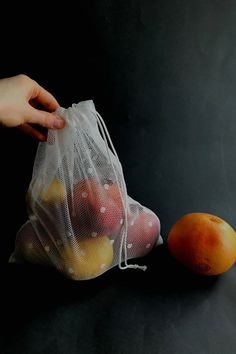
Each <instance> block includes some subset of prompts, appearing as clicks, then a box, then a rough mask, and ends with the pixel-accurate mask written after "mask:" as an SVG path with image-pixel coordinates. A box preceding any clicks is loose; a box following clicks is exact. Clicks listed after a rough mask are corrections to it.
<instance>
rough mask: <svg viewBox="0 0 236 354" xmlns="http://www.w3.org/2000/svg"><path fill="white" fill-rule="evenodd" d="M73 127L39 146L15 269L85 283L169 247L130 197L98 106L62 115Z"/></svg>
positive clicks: (153, 219)
mask: <svg viewBox="0 0 236 354" xmlns="http://www.w3.org/2000/svg"><path fill="white" fill-rule="evenodd" d="M57 113H58V114H60V115H61V116H63V117H64V119H65V121H66V127H65V128H64V129H62V130H60V131H55V130H49V132H48V138H47V142H42V143H39V147H38V151H37V154H36V158H35V163H34V168H33V174H32V180H31V182H30V186H29V189H28V193H27V208H28V215H29V220H28V221H27V222H26V223H25V224H24V225H23V226H22V227H21V228H20V230H19V232H18V234H17V237H16V241H15V250H14V253H13V254H12V256H11V258H10V261H11V262H15V261H19V260H24V261H28V262H31V263H39V264H42V265H51V266H54V267H56V268H57V269H58V270H59V271H61V272H62V273H63V274H64V275H65V276H66V277H69V278H70V279H74V280H85V279H91V278H95V277H97V276H99V275H100V274H102V273H104V272H105V271H107V270H108V269H110V268H112V267H113V266H116V265H119V267H120V269H126V268H140V269H143V270H145V269H146V267H145V266H142V265H137V264H128V263H127V260H128V259H131V258H138V257H142V256H144V255H146V254H147V253H148V252H150V251H151V249H152V248H153V247H154V246H155V245H157V244H161V243H162V238H161V236H160V221H159V219H158V217H157V216H156V215H155V214H154V213H153V212H152V211H151V210H149V209H148V208H145V207H144V206H142V205H141V204H140V203H138V202H137V201H135V200H133V199H132V198H131V197H129V196H128V194H127V190H126V185H125V180H124V176H123V170H122V166H121V164H120V161H119V159H118V156H117V153H116V151H115V149H114V146H113V144H112V142H111V139H110V136H109V133H108V131H107V128H106V126H105V123H104V121H103V119H102V117H101V116H100V115H99V113H98V112H97V111H96V109H95V107H94V104H93V101H84V102H80V103H79V104H74V105H72V107H70V108H68V109H64V108H59V109H58V111H57Z"/></svg>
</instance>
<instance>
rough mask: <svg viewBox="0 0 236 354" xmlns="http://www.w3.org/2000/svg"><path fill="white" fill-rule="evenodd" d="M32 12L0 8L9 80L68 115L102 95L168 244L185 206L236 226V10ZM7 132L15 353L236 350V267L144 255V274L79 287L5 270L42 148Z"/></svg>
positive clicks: (183, 5)
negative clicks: (30, 87)
mask: <svg viewBox="0 0 236 354" xmlns="http://www.w3.org/2000/svg"><path fill="white" fill-rule="evenodd" d="M21 6H22V5H21ZM32 6H34V5H32ZM28 10H29V9H28ZM28 10H26V9H23V7H20V8H16V5H14V12H13V9H10V8H9V9H5V10H3V11H2V14H1V16H2V18H3V20H4V21H2V22H1V24H0V26H1V28H0V30H1V59H0V62H1V65H0V77H5V76H11V75H15V74H18V73H25V74H28V75H29V76H31V77H32V78H34V79H35V80H36V81H38V82H39V83H40V84H41V85H42V86H44V87H45V88H46V89H48V90H49V91H51V92H52V93H53V94H54V95H55V96H56V98H57V99H58V101H59V103H60V104H61V105H62V106H64V107H68V106H69V105H71V104H72V103H74V102H79V101H81V100H85V99H93V100H94V103H95V105H96V108H97V110H98V111H99V112H100V114H101V115H102V116H103V118H104V120H105V122H106V124H107V126H108V129H109V131H110V134H111V137H112V140H113V142H114V145H115V147H116V149H117V152H118V155H119V157H120V160H121V162H122V164H123V168H124V174H125V178H126V183H127V188H128V192H129V194H130V196H132V197H133V198H135V199H137V200H139V201H140V202H141V203H142V204H144V205H146V206H148V207H149V208H151V209H153V210H154V211H155V212H156V213H157V215H158V216H159V218H160V220H161V225H162V236H163V238H164V241H166V239H167V234H168V231H169V229H170V227H171V225H172V224H173V223H174V222H175V221H176V220H177V219H178V218H179V217H180V216H182V215H183V214H185V213H188V212H196V211H201V212H210V213H213V214H216V215H218V216H220V217H222V218H223V219H225V220H226V221H228V222H229V223H230V224H231V225H232V226H234V227H236V219H235V211H236V201H235V190H236V179H235V177H234V176H235V171H236V169H235V157H236V142H235V139H234V137H235V136H236V124H235V113H236V104H235V92H236V64H235V63H236V49H235V48H236V47H235V38H236V29H235V28H236V27H235V23H236V3H235V2H234V1H233V0H232V1H224V2H222V1H217V0H215V1H213V0H205V1H201V0H200V1H187V0H182V1H177V0H165V1H164V0H163V1H160V0H152V1H143V0H139V1H138V0H136V1H135V0H128V1H114V0H111V1H108V0H107V1H87V2H79V3H78V4H77V5H76V8H75V5H73V6H72V5H71V6H69V4H67V5H66V6H65V5H64V6H63V7H60V5H57V8H55V9H54V10H53V11H50V12H49V9H48V8H47V7H45V6H44V5H43V4H41V5H40V4H37V5H35V9H32V8H31V9H30V10H31V14H30V15H29V14H28V13H27V11H28ZM30 36H33V38H31V37H30ZM0 134H1V139H0V144H1V145H0V151H1V162H2V165H1V166H2V167H1V171H2V173H1V186H2V194H1V197H2V198H1V203H2V218H1V219H2V220H1V223H2V232H1V234H2V235H1V242H2V247H1V257H0V258H1V263H2V269H3V288H4V301H5V302H4V301H3V310H4V311H3V312H4V316H3V325H4V323H5V333H4V332H3V334H4V336H3V337H4V341H3V342H4V348H5V349H3V350H5V352H6V353H48V352H50V353H53V352H55V353H65V352H66V351H70V352H71V353H128V352H129V353H133V352H134V351H135V352H136V353H143V352H147V353H185V352H186V353H214V354H215V353H223V352H225V353H234V352H235V350H234V348H235V344H236V343H235V339H234V335H233V332H234V331H235V329H236V323H235V322H234V321H235V319H234V316H233V313H234V312H233V311H234V308H233V307H232V306H233V305H234V304H235V300H234V299H235V276H236V274H235V272H234V269H232V270H231V271H230V272H228V273H227V274H225V275H223V276H222V277H219V278H215V277H214V279H212V278H207V279H202V278H199V277H196V276H193V275H190V274H189V273H188V272H186V271H185V270H184V269H182V268H181V267H180V266H179V265H177V264H175V262H174V260H173V259H171V257H170V256H169V254H168V252H167V250H166V248H165V246H162V247H160V248H159V249H156V250H154V251H153V252H152V253H151V254H150V255H149V256H148V257H146V258H145V262H146V263H147V264H148V265H149V270H148V271H147V272H146V273H142V274H140V272H139V271H136V273H135V274H134V271H125V272H121V271H119V270H117V269H114V270H112V271H111V272H108V273H107V274H105V275H104V276H102V277H100V278H98V279H96V280H94V281H91V282H89V283H83V284H77V283H76V284H74V283H73V284H72V283H71V282H67V281H66V280H64V279H61V277H60V276H59V275H57V274H55V273H54V272H53V271H52V273H51V272H49V271H48V272H47V274H45V272H44V271H42V270H41V268H40V267H39V269H38V268H36V269H35V267H33V268H32V267H18V266H17V267H16V266H13V265H11V266H10V265H7V260H8V257H9V255H10V253H11V251H12V250H13V247H14V237H15V234H16V232H17V230H18V229H19V227H20V226H21V224H22V223H23V222H24V221H25V219H26V218H27V215H26V208H25V200H24V198H25V193H26V190H27V187H28V184H29V181H30V178H31V171H32V165H33V161H34V156H35V152H36V148H37V142H36V141H34V140H33V139H32V138H30V137H25V136H23V135H22V134H21V133H19V132H18V131H16V130H12V129H11V130H9V129H4V128H2V129H1V130H0ZM143 262H144V261H142V263H143ZM233 272H234V273H233ZM131 280H132V281H133V285H131V284H132V282H131ZM154 285H157V289H158V290H155V289H154ZM16 299H17V301H15V300H16ZM32 299H33V305H29V303H30V302H31V300H32ZM99 302H100V303H99ZM6 304H7V306H6ZM101 304H102V306H101ZM26 307H27V309H26ZM45 309H46V310H45ZM13 322H14V323H15V324H14V325H13ZM222 327H223V328H224V329H222ZM13 338H14V340H13Z"/></svg>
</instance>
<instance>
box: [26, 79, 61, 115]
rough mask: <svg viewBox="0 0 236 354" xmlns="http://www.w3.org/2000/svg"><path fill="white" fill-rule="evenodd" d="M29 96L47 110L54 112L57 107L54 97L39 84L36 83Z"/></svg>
mask: <svg viewBox="0 0 236 354" xmlns="http://www.w3.org/2000/svg"><path fill="white" fill-rule="evenodd" d="M31 98H33V99H34V100H35V101H37V102H38V103H40V104H41V105H42V106H44V107H45V108H46V109H47V110H48V111H49V112H54V111H55V110H56V109H57V108H58V107H59V103H58V102H57V100H56V99H55V97H54V96H53V95H52V94H51V93H50V92H48V91H47V90H45V89H44V88H43V87H42V86H40V85H37V89H36V90H35V92H34V95H33V96H32V97H31Z"/></svg>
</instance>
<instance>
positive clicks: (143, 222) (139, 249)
mask: <svg viewBox="0 0 236 354" xmlns="http://www.w3.org/2000/svg"><path fill="white" fill-rule="evenodd" d="M159 236H160V221H159V219H158V217H157V216H156V215H155V214H154V213H153V212H152V211H151V210H149V209H147V208H140V207H136V208H132V209H131V213H130V214H129V215H128V234H127V255H128V258H135V257H142V256H144V255H146V254H147V253H148V252H150V251H151V249H152V248H153V247H154V246H155V245H156V243H157V241H158V239H159Z"/></svg>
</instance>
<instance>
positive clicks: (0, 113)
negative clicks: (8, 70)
mask: <svg viewBox="0 0 236 354" xmlns="http://www.w3.org/2000/svg"><path fill="white" fill-rule="evenodd" d="M38 105H40V106H41V107H43V108H45V110H41V109H37V108H36V107H38ZM58 107H59V104H58V102H57V101H56V99H55V98H54V97H53V96H52V95H51V94H50V93H49V92H48V91H46V90H45V89H44V88H43V87H41V86H40V85H39V84H38V83H37V82H36V81H34V80H32V79H30V78H29V77H28V76H26V75H17V76H13V77H10V78H6V79H2V80H0V123H2V124H3V125H5V126H7V127H19V128H20V129H21V130H22V131H23V132H25V133H26V134H30V135H32V136H33V137H36V138H38V139H39V140H45V139H46V138H45V136H44V135H43V134H42V133H41V132H40V131H38V130H37V129H36V128H35V127H33V126H31V125H30V124H31V123H33V124H38V125H41V126H42V127H45V128H51V129H60V128H63V127H64V126H65V122H64V120H63V119H62V118H61V117H59V116H57V115H55V114H52V113H50V112H54V111H55V110H56V109H57V108H58Z"/></svg>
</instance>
